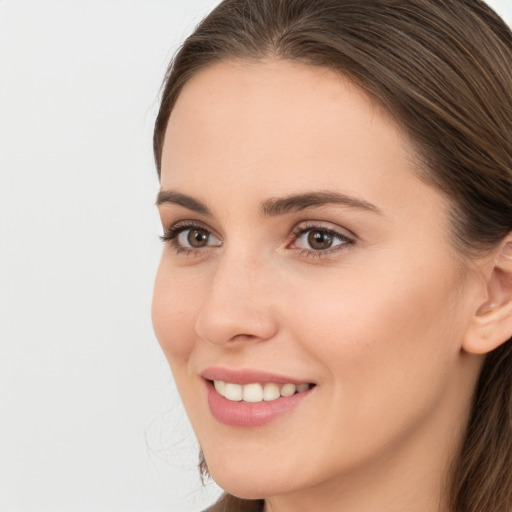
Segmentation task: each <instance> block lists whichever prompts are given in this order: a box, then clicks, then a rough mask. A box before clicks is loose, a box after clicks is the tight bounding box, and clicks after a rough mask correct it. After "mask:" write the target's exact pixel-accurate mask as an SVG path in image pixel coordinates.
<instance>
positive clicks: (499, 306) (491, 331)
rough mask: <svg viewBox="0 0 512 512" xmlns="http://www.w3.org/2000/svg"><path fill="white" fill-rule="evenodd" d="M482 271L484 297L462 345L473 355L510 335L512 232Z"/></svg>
mask: <svg viewBox="0 0 512 512" xmlns="http://www.w3.org/2000/svg"><path fill="white" fill-rule="evenodd" d="M482 270H483V278H484V280H485V283H484V286H486V291H487V297H486V299H485V301H483V302H482V303H481V304H479V306H478V309H477V310H476V312H475V314H474V317H473V318H472V322H471V325H470V327H469V329H468V331H467V332H466V335H465V338H464V341H463V347H462V348H463V349H464V350H465V351H466V352H469V353H472V354H486V353H488V352H491V351H492V350H494V349H495V348H497V347H499V346H500V345H502V344H503V343H505V342H506V341H507V340H508V339H510V338H511V337H512V233H509V235H508V236H507V237H506V238H505V239H504V240H503V241H502V243H501V244H500V245H499V247H497V248H496V250H494V251H493V252H492V257H491V258H490V259H489V260H487V264H485V265H484V267H483V268H482Z"/></svg>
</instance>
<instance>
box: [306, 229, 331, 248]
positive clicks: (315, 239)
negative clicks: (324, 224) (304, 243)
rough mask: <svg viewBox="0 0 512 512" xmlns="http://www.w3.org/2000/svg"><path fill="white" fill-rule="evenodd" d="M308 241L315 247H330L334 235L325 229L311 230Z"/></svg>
mask: <svg viewBox="0 0 512 512" xmlns="http://www.w3.org/2000/svg"><path fill="white" fill-rule="evenodd" d="M308 243H309V245H310V246H311V248H313V249H319V250H322V249H328V248H329V247H330V246H331V245H332V237H331V236H330V235H329V234H328V233H326V232H325V231H311V232H310V233H309V236H308Z"/></svg>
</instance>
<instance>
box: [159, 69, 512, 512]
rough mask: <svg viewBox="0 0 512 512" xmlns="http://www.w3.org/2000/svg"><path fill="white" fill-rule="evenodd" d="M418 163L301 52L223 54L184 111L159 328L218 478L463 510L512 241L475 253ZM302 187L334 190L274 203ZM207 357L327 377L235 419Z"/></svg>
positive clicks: (165, 199)
mask: <svg viewBox="0 0 512 512" xmlns="http://www.w3.org/2000/svg"><path fill="white" fill-rule="evenodd" d="M415 167H416V160H415V152H414V148H413V145H412V144H411V143H410V141H409V140H408V139H407V137H406V136H405V135H404V134H403V133H402V131H401V130H400V129H399V128H398V127H397V125H396V124H395V122H394V120H393V119H392V118H391V117H390V116H388V115H387V114H386V113H385V112H383V111H382V109H381V108H379V107H378V106H377V105H376V104H375V103H374V102H373V101H371V100H370V99H369V98H368V96H367V95H366V94H364V93H363V92H362V91H361V90H360V89H358V88H357V87H356V86H354V85H353V84H352V83H351V82H350V81H349V80H347V79H346V78H344V77H341V76H339V75H337V74H335V73H334V72H332V71H329V70H326V69H322V68H318V67H312V66H307V65H304V64H300V63H293V62H287V61H282V60H275V59H267V60H265V61H259V62H246V61H230V62H224V63H220V64H216V65H214V66H212V67H210V68H208V69H206V70H203V71H201V72H199V73H198V74H197V75H196V76H194V77H193V78H192V79H191V80H190V81H189V82H188V83H187V84H186V85H185V87H184V89H183V91H182V92H181V94H180V96H179V98H178V101H177V103H176V106H175V108H174V110H173V112H172V114H171V117H170V120H169V124H168V128H167V131H166V136H165V143H164V150H163V158H162V176H161V188H162V191H163V192H164V193H163V194H162V196H161V199H162V201H161V203H160V204H159V212H160V216H161V219H162V225H163V227H164V233H165V232H167V233H168V236H167V238H168V240H167V241H166V243H165V246H164V249H163V253H162V259H161V263H160V267H159V270H158V274H157V278H156V284H155V291H154V301H153V323H154V327H155V332H156V335H157V338H158V340H159V342H160V344H161V346H162V349H163V351H164V353H165V355H166V357H167V359H168V361H169V364H170V366H171V369H172V372H173V375H174V378H175V380H176V383H177V386H178V389H179V392H180V394H181V397H182V399H183V402H184V405H185V408H186V411H187V413H188V416H189V418H190V421H191V423H192V426H193V428H194V430H195V433H196V435H197V437H198V439H199V442H200V444H201V447H202V449H203V452H204V455H205V458H206V461H207V464H208V467H209V470H210V473H211V475H212V476H213V478H214V479H215V480H216V482H217V483H218V484H219V485H220V486H221V487H222V488H224V489H226V490H227V491H228V492H230V493H232V494H235V495H237V496H240V497H245V498H265V510H266V511H267V512H292V511H293V512H301V511H313V510H322V511H323V512H331V511H333V512H334V511H337V512H338V511H341V510H343V512H370V511H378V512H388V511H389V512H398V511H404V512H405V511H407V512H410V511H411V510H414V511H415V512H434V511H436V512H437V511H447V499H446V493H445V491H446V489H445V484H446V482H447V480H448V475H449V468H450V463H451V460H452V458H453V457H454V456H455V454H456V451H457V449H458V447H459V444H460V441H461V438H462V436H463V430H464V427H465V424H466V422H467V418H468V411H469V407H470V401H471V396H472V393H473V390H474V387H475V384H476V380H477V378H478V374H479V371H480V369H481V365H482V362H483V357H484V355H483V354H485V353H486V352H488V351H489V350H492V349H493V348H494V347H495V346H497V345H499V344H500V343H502V342H503V341H505V339H507V334H508V336H510V333H511V332H512V325H511V321H510V316H511V315H510V295H511V293H510V289H511V286H510V274H511V272H510V267H511V264H510V255H509V254H508V253H511V254H512V250H511V244H510V243H507V242H508V240H506V241H504V243H503V244H501V246H500V247H498V248H497V249H496V251H494V252H493V253H492V254H489V255H488V256H487V257H485V258H482V259H481V260H479V261H472V262H471V263H467V262H466V263H465V264H462V263H461V262H462V261H463V260H462V259H461V255H460V254H458V253H457V251H456V250H455V249H454V248H453V246H452V244H451V240H450V228H449V225H448V217H447V212H448V208H449V206H450V202H449V200H448V199H447V198H446V197H445V196H444V195H443V194H441V193H440V192H439V191H438V190H436V189H435V188H433V187H431V186H429V185H428V184H427V183H425V182H424V181H422V180H421V179H419V178H418V177H417V174H416V173H415V171H414V169H415ZM169 192H172V194H168V193H169ZM176 193H178V194H182V195H185V196H188V197H187V200H186V201H183V200H182V199H183V198H182V196H177V195H176ZM326 193H329V194H332V193H336V194H339V195H340V196H343V197H342V199H339V198H338V199H336V200H335V201H334V200H333V198H332V197H329V196H328V195H327V194H326ZM166 194H167V195H166ZM304 194H309V196H308V197H310V198H311V197H314V201H313V203H315V202H316V203H319V204H313V205H311V204H309V206H307V205H306V204H305V203H304V201H302V202H300V201H298V200H297V198H295V199H294V200H292V201H289V202H288V204H292V205H293V206H292V207H288V208H277V207H275V205H276V199H280V198H289V197H291V196H294V197H295V196H301V195H304ZM311 194H312V195H313V196H312V195H311ZM315 194H316V195H315ZM177 198H179V199H177ZM189 198H193V199H194V200H195V203H194V202H191V201H190V199H189ZM310 203H311V201H310ZM277 204H278V205H279V204H281V206H282V204H283V203H279V202H278V203H277ZM269 205H274V208H269ZM507 322H508V323H507ZM210 367H224V368H230V369H237V370H239V369H251V370H263V371H267V372H271V373H277V374H282V375H287V376H291V377H293V378H295V379H297V380H305V381H307V382H311V383H315V384H316V387H315V388H314V389H313V390H312V392H311V393H310V394H309V396H307V397H306V398H305V399H304V400H302V402H301V403H300V404H299V406H298V407H297V408H295V409H293V410H292V411H290V412H288V413H287V414H286V415H284V416H282V417H280V418H278V419H277V420H275V421H274V422H271V423H270V424H268V425H265V426H262V427H256V428H242V427H232V426H227V425H223V424H221V423H219V422H218V421H217V420H216V419H215V418H214V417H213V416H212V414H211V412H210V410H209V407H208V403H207V400H206V393H205V385H204V380H203V379H202V378H201V376H200V374H201V372H202V371H204V370H205V369H206V368H210Z"/></svg>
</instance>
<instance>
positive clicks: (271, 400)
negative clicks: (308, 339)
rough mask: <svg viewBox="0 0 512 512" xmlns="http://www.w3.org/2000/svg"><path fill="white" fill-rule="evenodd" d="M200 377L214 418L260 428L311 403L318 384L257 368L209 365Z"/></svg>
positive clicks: (230, 423) (234, 424) (233, 425)
mask: <svg viewBox="0 0 512 512" xmlns="http://www.w3.org/2000/svg"><path fill="white" fill-rule="evenodd" d="M201 376H202V377H203V379H204V383H205V385H206V392H207V393H206V394H207V402H208V406H209V409H210V411H211V413H212V415H213V417H214V418H215V419H216V420H217V421H219V422H220V423H223V424H225V425H229V426H232V427H261V426H264V425H266V424H268V423H271V422H274V421H276V420H278V419H279V418H281V417H283V416H285V415H286V416H287V415H289V414H293V411H294V410H295V409H296V408H301V407H302V406H301V405H300V404H302V403H304V402H309V400H308V399H307V397H308V396H310V395H312V394H313V391H314V388H316V384H315V383H312V382H307V381H305V380H294V379H293V378H292V377H286V376H283V375H277V374H270V373H267V372H261V371H257V370H241V371H237V370H230V369H226V368H210V369H207V370H205V371H204V372H203V373H202V374H201Z"/></svg>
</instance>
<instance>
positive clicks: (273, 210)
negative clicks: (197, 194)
mask: <svg viewBox="0 0 512 512" xmlns="http://www.w3.org/2000/svg"><path fill="white" fill-rule="evenodd" d="M165 203H171V204H176V205H178V206H182V207H184V208H187V209H188V210H191V211H193V212H196V213H200V214H202V215H208V216H211V215H212V212H211V210H210V209H209V208H208V207H207V206H206V205H205V204H204V203H202V202H201V201H199V200H197V199H195V198H193V197H191V196H188V195H186V194H182V193H181V192H175V191H171V190H161V191H160V192H159V193H158V195H157V198H156V204H157V206H159V205H161V204H165ZM329 204H340V205H343V206H348V207H350V208H356V209H358V210H364V211H369V212H373V213H377V214H382V211H381V210H380V209H379V208H377V206H375V205H374V204H372V203H369V202H368V201H364V200H362V199H358V198H355V197H351V196H348V195H346V194H341V193H339V192H331V191H319V192H306V193H303V194H295V195H290V196H286V197H280V198H270V199H267V200H265V201H263V203H262V204H261V207H260V213H261V215H263V216H264V217H275V216H278V215H284V214H286V213H293V212H299V211H302V210H307V209H308V208H313V207H315V206H326V205H329Z"/></svg>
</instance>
